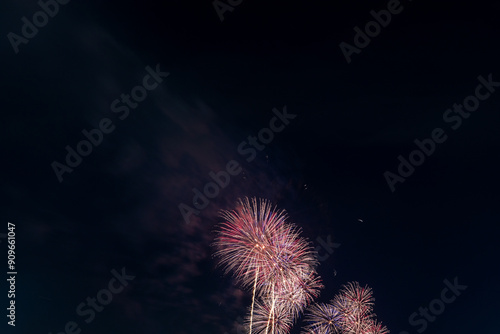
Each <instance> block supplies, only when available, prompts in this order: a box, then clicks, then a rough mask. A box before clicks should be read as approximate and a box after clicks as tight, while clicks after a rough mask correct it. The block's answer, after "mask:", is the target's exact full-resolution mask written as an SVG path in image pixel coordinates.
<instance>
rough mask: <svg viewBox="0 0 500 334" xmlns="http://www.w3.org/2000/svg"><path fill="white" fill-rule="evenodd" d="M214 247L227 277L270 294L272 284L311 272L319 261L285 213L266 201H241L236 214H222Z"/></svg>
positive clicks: (233, 212) (246, 286) (235, 211)
mask: <svg viewBox="0 0 500 334" xmlns="http://www.w3.org/2000/svg"><path fill="white" fill-rule="evenodd" d="M221 216H222V218H224V220H225V222H224V223H222V224H221V225H220V229H219V231H218V237H217V238H216V240H215V243H214V245H215V246H216V247H217V251H216V252H215V254H214V255H215V256H216V257H218V258H219V263H220V265H222V266H223V267H224V269H225V272H226V273H229V272H232V273H233V275H234V276H235V278H236V279H237V280H238V281H239V282H240V284H241V285H242V287H244V288H250V287H251V286H253V285H255V282H257V283H256V285H257V290H259V291H261V293H263V294H268V293H269V291H270V289H269V287H270V285H271V284H269V283H271V282H275V284H279V283H278V282H281V281H283V280H284V279H286V278H287V277H289V275H290V272H291V271H292V270H297V271H308V270H309V271H310V270H313V269H314V267H315V266H316V265H317V259H316V256H315V253H314V250H313V249H312V247H310V245H309V243H308V242H307V241H306V240H305V239H303V238H300V237H299V234H300V231H299V230H298V229H297V228H296V227H295V226H294V225H292V224H289V223H286V218H287V217H286V213H285V211H276V210H273V208H272V207H271V204H270V203H269V202H268V201H266V200H260V202H259V203H257V200H256V199H252V202H251V203H250V200H249V199H248V198H245V199H243V200H241V199H240V200H239V203H238V207H237V208H236V210H234V211H222V213H221Z"/></svg>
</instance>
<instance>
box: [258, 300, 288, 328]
mask: <svg viewBox="0 0 500 334" xmlns="http://www.w3.org/2000/svg"><path fill="white" fill-rule="evenodd" d="M292 326H293V320H292V318H291V317H290V314H289V313H288V308H286V307H280V306H278V305H274V306H273V305H272V304H268V303H263V302H260V301H257V302H255V309H254V314H253V324H252V333H256V334H268V333H269V334H270V333H274V334H287V333H289V332H290V329H291V328H292Z"/></svg>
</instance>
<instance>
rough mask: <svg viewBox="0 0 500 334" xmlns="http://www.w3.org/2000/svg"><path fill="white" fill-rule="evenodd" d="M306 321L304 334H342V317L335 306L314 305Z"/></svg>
mask: <svg viewBox="0 0 500 334" xmlns="http://www.w3.org/2000/svg"><path fill="white" fill-rule="evenodd" d="M304 320H305V322H306V323H307V325H306V326H304V328H303V332H304V334H342V315H341V313H340V312H339V311H338V310H337V309H336V308H335V307H333V305H330V304H314V305H312V306H311V307H310V308H309V309H308V312H307V313H306V317H305V319H304Z"/></svg>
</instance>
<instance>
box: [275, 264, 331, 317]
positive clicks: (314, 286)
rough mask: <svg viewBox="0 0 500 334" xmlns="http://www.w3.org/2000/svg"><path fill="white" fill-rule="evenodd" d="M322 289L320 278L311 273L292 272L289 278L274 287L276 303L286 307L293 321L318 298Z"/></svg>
mask: <svg viewBox="0 0 500 334" xmlns="http://www.w3.org/2000/svg"><path fill="white" fill-rule="evenodd" d="M322 288H323V284H322V283H321V278H320V277H319V276H318V275H317V274H316V273H315V272H313V271H308V272H297V271H293V272H291V273H290V276H289V277H288V278H287V279H286V280H284V281H283V282H281V284H278V285H277V286H276V291H277V293H276V303H277V304H280V305H282V307H287V308H288V310H289V313H290V314H291V315H292V316H293V318H294V319H297V318H298V317H299V315H300V314H301V313H302V312H303V311H304V309H305V308H306V307H307V306H308V305H309V304H310V303H311V302H312V301H313V300H314V299H315V298H317V297H318V296H319V293H320V290H321V289H322Z"/></svg>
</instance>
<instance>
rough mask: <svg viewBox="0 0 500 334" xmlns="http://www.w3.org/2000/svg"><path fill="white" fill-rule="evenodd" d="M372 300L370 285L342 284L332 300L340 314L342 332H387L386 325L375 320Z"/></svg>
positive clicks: (382, 333) (346, 333) (367, 333)
mask: <svg viewBox="0 0 500 334" xmlns="http://www.w3.org/2000/svg"><path fill="white" fill-rule="evenodd" d="M374 301H375V299H374V298H373V291H372V289H371V288H370V287H368V286H365V287H361V286H360V285H359V283H358V282H350V283H348V284H346V285H344V286H343V288H342V289H341V291H340V292H339V294H338V295H337V296H336V297H335V299H334V300H333V301H332V304H333V307H334V308H335V309H337V310H338V311H339V312H340V314H341V315H342V321H341V324H342V333H344V334H377V333H381V334H387V333H389V331H388V330H387V328H386V327H384V326H382V324H380V323H378V322H377V321H376V320H375V314H374V313H373V305H374Z"/></svg>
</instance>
